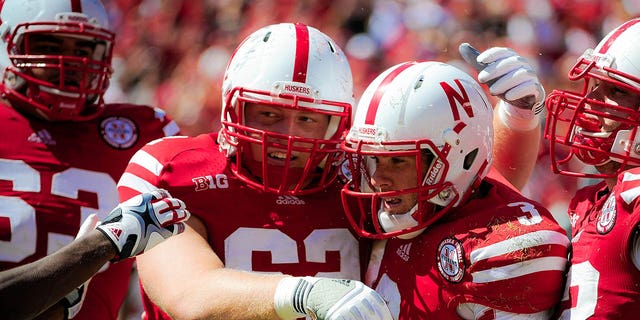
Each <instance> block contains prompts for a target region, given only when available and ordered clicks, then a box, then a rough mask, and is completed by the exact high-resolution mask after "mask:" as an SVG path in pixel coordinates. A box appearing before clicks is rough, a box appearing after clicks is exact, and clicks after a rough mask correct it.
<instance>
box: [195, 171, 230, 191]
mask: <svg viewBox="0 0 640 320" xmlns="http://www.w3.org/2000/svg"><path fill="white" fill-rule="evenodd" d="M191 181H193V183H194V184H195V186H196V188H195V191H204V190H209V189H227V188H229V179H228V178H227V176H226V175H224V174H221V173H219V174H216V175H215V177H214V176H210V175H207V176H204V177H196V178H193V179H191Z"/></svg>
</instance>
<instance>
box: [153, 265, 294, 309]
mask: <svg viewBox="0 0 640 320" xmlns="http://www.w3.org/2000/svg"><path fill="white" fill-rule="evenodd" d="M281 278H282V276H276V275H264V274H257V273H249V272H244V271H239V270H233V269H224V268H223V269H217V270H215V271H212V272H209V273H208V274H207V275H206V276H203V277H198V279H194V281H193V283H181V285H185V288H189V289H188V290H186V291H185V294H186V292H188V298H187V297H185V296H184V295H183V294H181V295H183V297H182V298H179V297H174V296H172V297H170V298H169V299H166V298H167V297H168V296H166V295H165V294H166V293H167V292H166V291H164V293H163V295H164V297H158V299H157V300H158V302H159V303H160V304H161V305H163V309H165V311H166V312H167V313H168V314H169V315H171V317H172V318H173V319H228V320H235V319H279V318H278V316H277V315H276V313H275V310H274V308H273V296H274V292H275V288H276V286H277V284H278V281H279V280H280V279H281ZM143 285H144V279H143ZM150 289H151V288H150ZM176 291H178V292H179V291H180V290H179V289H178V290H176ZM176 291H174V292H176ZM150 295H151V296H153V294H152V293H150ZM152 299H153V297H152Z"/></svg>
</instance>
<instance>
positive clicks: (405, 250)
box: [396, 243, 411, 262]
mask: <svg viewBox="0 0 640 320" xmlns="http://www.w3.org/2000/svg"><path fill="white" fill-rule="evenodd" d="M410 250H411V243H407V244H403V245H401V246H400V247H399V248H398V250H396V253H397V254H398V256H399V257H400V259H402V260H404V261H405V262H407V261H409V251H410Z"/></svg>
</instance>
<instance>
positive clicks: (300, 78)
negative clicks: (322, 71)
mask: <svg viewBox="0 0 640 320" xmlns="http://www.w3.org/2000/svg"><path fill="white" fill-rule="evenodd" d="M295 26H296V59H295V60H296V61H295V64H294V65H293V79H292V80H293V81H295V82H302V83H305V82H307V67H308V65H309V29H307V26H306V25H304V24H302V23H296V24H295Z"/></svg>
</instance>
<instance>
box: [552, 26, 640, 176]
mask: <svg viewBox="0 0 640 320" xmlns="http://www.w3.org/2000/svg"><path fill="white" fill-rule="evenodd" d="M639 39H640V19H633V20H629V21H627V22H625V23H624V24H622V25H620V26H619V27H617V28H616V29H614V30H613V31H611V32H610V33H609V34H608V35H607V36H605V37H604V38H603V39H602V41H600V43H599V44H598V45H597V46H596V48H595V49H588V50H587V51H585V53H584V54H583V55H582V56H581V57H580V58H579V59H578V62H577V63H576V65H575V66H574V67H573V68H572V69H571V71H569V79H570V80H571V81H582V82H583V84H582V86H581V88H580V89H579V90H576V91H571V90H554V91H553V92H551V94H550V95H549V96H548V97H547V99H546V107H547V110H548V116H547V122H546V127H545V134H544V136H545V138H546V139H548V140H549V142H550V148H551V149H550V151H551V156H552V157H551V160H552V162H551V163H552V169H553V171H554V172H556V173H561V174H565V175H571V176H577V177H591V178H607V177H614V176H617V175H618V174H619V173H620V172H621V171H622V170H625V167H627V166H628V165H632V166H639V165H640V134H638V129H639V128H640V127H639V126H640V112H639V110H638V108H639V107H640V106H638V105H629V106H621V105H613V104H608V103H606V102H604V101H601V100H603V99H602V98H595V97H594V95H593V94H592V91H593V90H594V89H595V87H596V86H597V85H598V84H599V83H606V84H611V85H613V86H615V87H616V88H620V89H622V90H624V91H626V92H631V93H633V94H635V95H638V96H640V41H638V40H639ZM605 120H612V121H616V122H619V123H620V125H619V126H618V127H617V128H616V129H615V130H612V131H611V130H603V129H601V128H602V127H603V126H602V125H603V123H604V121H605ZM573 159H578V160H580V161H581V162H582V163H584V164H586V165H588V166H587V167H585V166H579V165H576V162H575V161H572V160H573ZM610 161H615V162H618V163H620V164H621V165H620V166H619V170H618V171H616V172H611V173H593V172H592V171H589V170H590V168H591V166H599V165H603V164H606V163H608V162H610ZM583 169H584V170H583Z"/></svg>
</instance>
